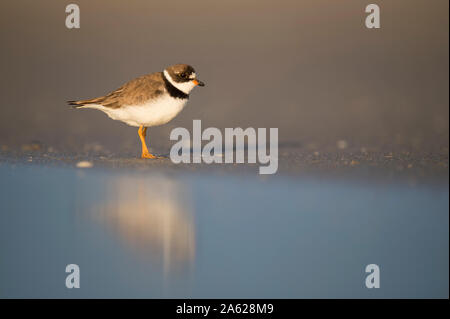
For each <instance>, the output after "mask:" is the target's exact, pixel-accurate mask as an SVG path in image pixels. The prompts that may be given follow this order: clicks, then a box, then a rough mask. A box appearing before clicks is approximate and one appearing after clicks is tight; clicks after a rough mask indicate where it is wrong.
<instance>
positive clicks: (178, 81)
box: [164, 64, 205, 94]
mask: <svg viewBox="0 0 450 319" xmlns="http://www.w3.org/2000/svg"><path fill="white" fill-rule="evenodd" d="M164 76H165V77H166V79H167V80H168V81H169V82H170V83H171V84H172V85H173V86H175V87H176V88H177V89H179V90H180V91H182V92H184V93H186V94H189V92H190V91H191V90H192V89H193V88H194V87H196V86H197V85H198V86H205V83H203V82H202V81H200V80H199V79H197V74H196V73H195V70H194V68H193V67H192V66H190V65H187V64H175V65H171V66H169V67H168V68H166V69H165V70H164Z"/></svg>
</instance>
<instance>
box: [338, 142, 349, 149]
mask: <svg viewBox="0 0 450 319" xmlns="http://www.w3.org/2000/svg"><path fill="white" fill-rule="evenodd" d="M337 147H338V148H339V149H340V150H344V149H346V148H347V147H348V143H347V141H345V140H340V141H338V142H337Z"/></svg>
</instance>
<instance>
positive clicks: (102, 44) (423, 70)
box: [0, 0, 449, 153]
mask: <svg viewBox="0 0 450 319" xmlns="http://www.w3.org/2000/svg"><path fill="white" fill-rule="evenodd" d="M69 3H71V1H48V0H41V1H32V0H27V1H24V0H20V1H12V0H4V1H2V2H1V4H0V34H1V43H2V50H1V51H0V69H1V74H2V75H1V78H0V81H1V83H0V92H1V108H0V144H2V145H8V146H9V147H14V146H18V145H21V144H22V143H28V142H30V141H33V140H37V141H41V142H42V143H45V144H48V145H51V146H53V147H56V148H58V149H64V150H76V149H78V148H81V147H84V146H85V145H86V144H89V143H98V144H99V145H101V146H102V147H104V148H105V149H108V150H111V151H115V152H125V151H136V150H138V149H139V140H138V138H137V132H136V129H135V128H132V127H128V126H126V125H125V124H123V123H121V122H116V121H112V120H110V119H109V118H108V117H107V116H106V115H105V114H103V113H101V112H99V111H94V110H72V109H70V108H69V107H68V106H67V105H66V104H65V101H66V100H71V99H81V98H91V97H96V96H99V95H103V94H105V93H108V92H109V91H111V90H113V89H116V88H117V87H119V86H120V85H121V84H123V83H124V82H126V81H128V80H130V79H132V78H134V77H137V76H139V75H142V74H145V73H151V72H155V71H161V70H162V69H163V68H164V67H165V66H167V65H170V64H174V63H188V64H191V65H193V66H194V67H195V68H196V71H197V73H198V74H199V76H200V79H202V80H203V81H205V82H206V84H207V86H206V87H205V88H198V89H196V90H194V92H193V93H192V94H191V100H190V102H189V104H188V106H187V107H186V108H185V110H183V112H182V113H181V114H180V115H179V116H178V117H177V118H175V119H174V120H173V121H172V122H170V123H169V124H167V125H165V126H161V127H156V128H151V129H150V131H149V139H150V145H151V146H153V147H154V148H157V149H159V150H160V151H166V150H168V149H169V148H170V146H171V144H172V142H170V141H169V133H170V130H171V129H173V128H174V127H178V126H183V127H187V128H188V129H190V128H191V127H192V120H193V119H201V120H202V124H203V127H204V128H205V127H208V126H215V127H219V128H225V127H238V126H241V127H248V126H252V127H278V128H279V135H280V136H279V137H280V144H281V146H283V145H294V146H298V147H303V146H305V145H309V144H316V145H327V144H335V143H336V140H340V139H345V140H347V141H348V142H349V143H350V145H353V146H357V147H372V146H377V147H384V148H396V147H399V146H400V147H402V148H404V149H411V150H416V151H431V152H435V151H439V152H441V151H444V152H447V153H448V134H449V125H448V124H449V122H448V121H449V94H448V92H449V91H448V85H449V78H448V70H449V60H448V54H449V45H448V37H449V34H448V9H449V8H448V6H449V3H448V1H447V0H433V1H425V0H421V1H412V0H401V1H400V0H397V1H379V0H378V1H376V3H377V4H378V5H379V6H380V7H381V29H378V30H375V29H372V30H369V29H367V28H366V27H365V25H364V20H365V17H366V15H367V14H366V13H365V12H364V9H365V6H366V5H367V4H369V3H371V2H370V1H366V2H364V1H360V0H355V1H352V0H345V1H335V0H320V1H318V0H314V1H313V0H310V1H285V0H283V1H262V0H258V1H242V0H227V1H197V0H191V1H120V0H108V1H85V0H83V1H76V2H75V3H77V4H78V5H79V6H80V10H81V29H72V30H69V29H67V28H66V27H65V18H66V13H65V7H66V5H68V4H69Z"/></svg>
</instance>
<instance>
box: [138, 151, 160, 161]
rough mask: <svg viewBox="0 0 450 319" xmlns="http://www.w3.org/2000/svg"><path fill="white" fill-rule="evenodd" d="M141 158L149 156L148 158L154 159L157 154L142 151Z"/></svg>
mask: <svg viewBox="0 0 450 319" xmlns="http://www.w3.org/2000/svg"><path fill="white" fill-rule="evenodd" d="M141 158H149V159H156V158H158V156H155V155H153V154H151V153H150V152H142V155H141Z"/></svg>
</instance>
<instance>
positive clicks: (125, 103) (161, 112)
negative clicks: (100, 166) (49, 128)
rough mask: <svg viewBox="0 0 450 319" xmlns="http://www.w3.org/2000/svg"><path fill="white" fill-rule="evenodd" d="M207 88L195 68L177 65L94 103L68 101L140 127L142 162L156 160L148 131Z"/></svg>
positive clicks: (134, 82) (161, 123)
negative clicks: (194, 93)
mask: <svg viewBox="0 0 450 319" xmlns="http://www.w3.org/2000/svg"><path fill="white" fill-rule="evenodd" d="M197 85H198V86H204V85H205V84H204V83H203V82H201V81H200V80H198V79H197V75H196V74H195V71H194V68H193V67H192V66H190V65H187V64H175V65H172V66H169V67H168V68H166V69H165V70H164V71H163V72H156V73H151V74H147V75H143V76H141V77H138V78H136V79H134V80H131V81H129V82H127V83H125V84H124V85H122V86H121V87H120V88H118V89H117V90H115V91H113V92H111V93H109V94H107V95H105V96H101V97H98V98H94V99H91V100H80V101H68V103H69V105H72V106H73V107H75V108H91V109H97V110H100V111H103V112H105V113H106V114H107V115H108V116H109V117H110V118H112V119H113V120H119V121H122V122H125V123H127V124H128V125H131V126H136V127H139V130H138V134H139V138H140V139H141V143H142V155H141V157H142V158H156V156H155V155H153V154H151V153H150V152H149V151H148V148H147V145H146V143H145V136H146V132H147V127H150V126H157V125H163V124H166V123H167V122H169V121H170V120H172V119H173V118H174V117H175V116H176V115H177V114H178V113H180V111H181V110H182V109H183V108H184V106H185V105H186V102H187V101H188V99H189V92H191V90H192V89H193V88H194V87H195V86H197Z"/></svg>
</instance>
